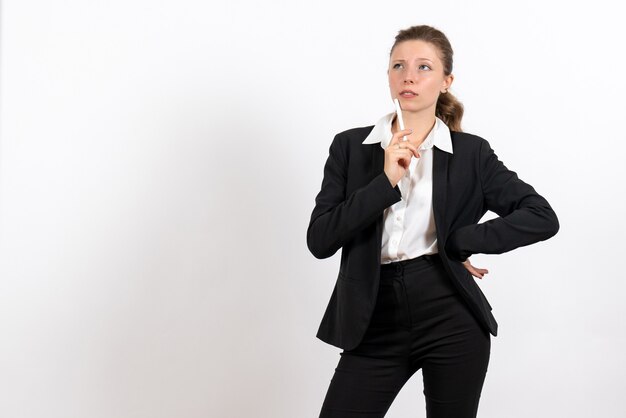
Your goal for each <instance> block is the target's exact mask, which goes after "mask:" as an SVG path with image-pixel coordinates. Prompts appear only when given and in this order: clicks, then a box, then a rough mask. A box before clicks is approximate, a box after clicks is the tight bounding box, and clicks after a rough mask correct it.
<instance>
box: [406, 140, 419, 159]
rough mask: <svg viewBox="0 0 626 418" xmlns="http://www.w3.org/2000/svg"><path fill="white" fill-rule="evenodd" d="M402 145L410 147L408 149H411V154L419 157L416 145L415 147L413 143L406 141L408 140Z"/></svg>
mask: <svg viewBox="0 0 626 418" xmlns="http://www.w3.org/2000/svg"><path fill="white" fill-rule="evenodd" d="M402 146H403V147H405V148H408V149H410V150H411V152H412V153H413V155H414V156H415V157H416V158H419V157H420V153H419V151H418V150H417V147H416V146H415V145H413V144H411V143H410V142H408V141H407V142H405V143H404V144H403V145H402Z"/></svg>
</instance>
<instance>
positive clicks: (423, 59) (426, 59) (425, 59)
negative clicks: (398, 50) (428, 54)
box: [393, 58, 432, 62]
mask: <svg viewBox="0 0 626 418" xmlns="http://www.w3.org/2000/svg"><path fill="white" fill-rule="evenodd" d="M415 59H416V60H422V61H430V62H432V61H431V60H429V59H428V58H415ZM398 61H399V62H406V60H399V59H396V60H393V62H398Z"/></svg>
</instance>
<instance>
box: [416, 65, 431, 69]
mask: <svg viewBox="0 0 626 418" xmlns="http://www.w3.org/2000/svg"><path fill="white" fill-rule="evenodd" d="M422 67H426V68H428V69H429V70H432V68H430V65H426V64H422V65H420V66H419V67H418V68H422Z"/></svg>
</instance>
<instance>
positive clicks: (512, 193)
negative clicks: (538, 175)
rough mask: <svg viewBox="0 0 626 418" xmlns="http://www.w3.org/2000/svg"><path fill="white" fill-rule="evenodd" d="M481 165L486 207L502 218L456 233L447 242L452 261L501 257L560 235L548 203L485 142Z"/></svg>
mask: <svg viewBox="0 0 626 418" xmlns="http://www.w3.org/2000/svg"><path fill="white" fill-rule="evenodd" d="M479 164H480V171H479V172H480V181H481V186H482V192H483V199H484V202H485V206H486V208H487V209H488V210H491V211H492V212H495V213H496V214H497V215H499V217H498V218H495V219H491V220H489V221H486V222H483V223H481V224H471V225H466V226H463V227H461V228H459V229H457V230H455V231H453V232H452V234H450V236H449V237H448V240H447V242H446V251H447V252H448V254H449V255H450V256H451V257H452V258H455V259H457V260H459V261H465V260H466V259H467V258H468V257H469V256H470V255H472V254H476V253H483V254H501V253H504V252H507V251H511V250H513V249H515V248H518V247H521V246H525V245H529V244H533V243H536V242H538V241H544V240H546V239H548V238H550V237H552V236H554V235H555V234H556V233H557V232H558V230H559V221H558V218H557V216H556V213H555V212H554V210H552V208H551V207H550V204H549V203H548V202H547V200H546V199H544V198H543V197H542V196H540V195H539V194H538V193H537V192H536V191H535V189H534V188H533V187H532V186H530V185H529V184H527V183H524V182H523V181H522V180H520V179H519V178H518V176H517V174H516V173H515V172H514V171H511V170H509V169H507V168H506V167H505V166H504V164H503V163H502V162H501V161H500V160H499V159H498V157H497V156H496V154H495V153H494V151H493V150H492V149H491V147H490V145H489V142H487V141H486V140H484V139H483V141H482V143H481V147H480V152H479Z"/></svg>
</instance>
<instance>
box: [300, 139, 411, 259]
mask: <svg viewBox="0 0 626 418" xmlns="http://www.w3.org/2000/svg"><path fill="white" fill-rule="evenodd" d="M347 139H348V138H347V137H344V136H342V134H337V135H335V138H334V139H333V142H332V143H331V145H330V148H329V155H328V159H327V160H326V164H325V165H324V178H323V180H322V186H321V190H320V191H319V193H318V194H317V197H316V198H315V207H314V209H313V213H312V214H311V219H310V222H309V226H308V229H307V246H308V248H309V251H311V253H312V254H313V255H314V256H315V257H316V258H327V257H330V256H332V255H333V254H335V253H336V252H337V250H338V249H339V248H341V247H343V245H344V244H345V243H346V242H347V241H348V240H350V239H351V238H353V237H354V236H355V235H356V234H357V233H358V232H359V231H360V230H362V229H363V228H365V227H366V226H368V225H370V224H371V223H372V222H374V221H375V220H376V219H377V218H378V216H380V215H381V214H382V212H383V211H384V210H385V209H386V208H387V207H389V206H391V205H392V204H394V203H396V202H397V201H399V200H400V199H401V193H400V189H399V188H398V186H396V187H392V186H391V182H390V181H389V179H388V178H387V175H386V174H385V172H384V171H383V172H381V173H380V174H378V175H377V176H376V177H374V178H373V179H372V180H371V181H369V182H368V183H367V184H365V185H364V186H362V187H360V188H358V189H356V190H354V191H353V192H352V193H350V195H349V196H346V185H347V180H348V159H347V158H346V156H347V155H348V150H347V147H348V146H349V141H348V140H347ZM359 145H361V144H360V143H359Z"/></svg>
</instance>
